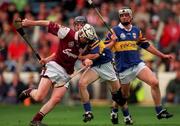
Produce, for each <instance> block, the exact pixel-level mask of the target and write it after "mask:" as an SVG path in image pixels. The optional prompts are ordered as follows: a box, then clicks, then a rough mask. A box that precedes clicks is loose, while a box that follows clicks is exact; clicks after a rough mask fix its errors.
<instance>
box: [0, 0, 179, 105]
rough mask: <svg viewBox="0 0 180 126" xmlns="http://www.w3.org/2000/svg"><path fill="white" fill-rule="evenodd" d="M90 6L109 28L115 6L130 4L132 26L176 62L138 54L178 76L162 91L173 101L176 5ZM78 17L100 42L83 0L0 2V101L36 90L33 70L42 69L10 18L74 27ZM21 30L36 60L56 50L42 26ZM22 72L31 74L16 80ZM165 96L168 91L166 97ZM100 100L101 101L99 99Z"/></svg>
mask: <svg viewBox="0 0 180 126" xmlns="http://www.w3.org/2000/svg"><path fill="white" fill-rule="evenodd" d="M93 2H94V4H95V5H96V6H97V8H98V9H99V11H100V13H101V14H102V16H103V18H104V20H105V21H106V22H107V23H108V24H109V26H110V27H112V26H115V25H118V24H119V17H118V10H119V8H121V7H123V6H129V7H130V8H131V9H132V10H133V24H134V25H137V26H139V27H140V28H141V30H142V32H143V34H144V36H146V38H147V39H148V40H150V42H151V43H152V44H154V45H155V46H156V47H157V48H158V49H159V50H160V51H162V52H164V53H171V54H173V55H174V57H175V59H176V60H175V61H171V62H169V61H166V60H162V59H159V58H156V57H154V56H153V55H151V54H149V53H147V52H145V51H142V50H140V51H141V54H142V59H144V60H145V62H146V63H147V65H148V66H149V67H150V68H151V69H152V70H154V71H155V72H156V73H157V72H174V73H177V74H176V75H177V76H176V78H175V81H174V83H177V84H175V86H170V89H167V94H166V97H165V101H168V102H174V100H173V99H172V98H173V97H174V96H175V94H177V95H178V97H180V1H179V0H111V1H109V0H93ZM78 15H84V16H86V18H87V20H88V22H89V23H90V24H92V25H94V26H95V28H96V30H97V32H98V35H99V36H100V38H101V39H104V38H105V36H106V34H107V29H106V27H104V25H103V23H102V21H101V20H100V18H99V17H98V15H97V14H96V12H95V10H94V9H93V8H91V7H90V6H89V5H88V3H87V2H86V0H53V1H52V0H0V102H1V103H12V104H16V103H19V102H20V101H18V95H19V94H20V92H21V91H22V90H24V89H26V88H28V87H30V86H31V87H37V86H38V85H37V83H38V81H35V79H34V74H32V72H33V73H34V72H35V73H38V75H39V73H40V71H41V66H40V65H39V63H38V61H37V59H36V57H35V56H34V54H33V52H32V50H31V49H30V48H29V47H28V46H27V45H26V43H25V42H24V41H23V40H22V38H21V37H20V36H19V35H18V34H17V33H16V31H15V28H14V27H13V20H14V19H16V18H17V17H21V18H22V19H24V18H27V19H31V20H51V21H55V22H57V23H59V24H61V25H64V26H68V27H70V28H73V22H74V17H76V16H78ZM25 30H26V32H27V33H28V36H29V38H30V41H31V43H32V45H33V46H34V48H35V49H36V50H37V51H38V53H39V54H40V56H41V57H47V56H49V55H50V54H52V53H53V52H54V51H56V47H57V44H58V42H59V40H58V38H57V37H55V36H53V35H51V34H48V33H47V29H46V28H43V27H30V28H25ZM26 72H28V73H30V74H28V77H26V78H27V79H26V81H25V82H26V83H24V82H23V81H22V80H23V78H22V77H21V78H20V73H26ZM5 73H6V75H7V73H11V74H12V77H11V78H12V79H11V80H6V79H4V78H5V77H4V75H5ZM171 83H172V82H171ZM137 85H138V84H136V85H135V86H132V92H133V91H136V90H137V89H139V88H141V85H138V86H137ZM177 85H178V86H177ZM136 86H137V87H136ZM177 87H178V88H177ZM136 88H137V89H136ZM101 89H103V88H101ZM175 89H176V90H175ZM91 91H92V90H91ZM77 92H78V91H77V89H74V88H73V89H72V88H71V89H70V97H71V98H74V99H78V100H79V97H78V93H77ZM92 92H93V91H92ZM168 92H170V96H169V95H168ZM76 93H77V94H76ZM133 93H134V92H133ZM133 93H132V94H133ZM76 95H77V96H76ZM92 95H93V93H92ZM132 96H135V95H132ZM92 97H93V96H92ZM102 98H106V97H105V96H102ZM132 99H133V98H132ZM136 100H137V99H136ZM179 101H180V100H179Z"/></svg>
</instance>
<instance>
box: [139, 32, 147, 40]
mask: <svg viewBox="0 0 180 126" xmlns="http://www.w3.org/2000/svg"><path fill="white" fill-rule="evenodd" d="M144 41H146V38H145V37H144V36H143V34H142V31H141V30H139V42H144Z"/></svg>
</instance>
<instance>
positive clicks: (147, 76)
mask: <svg viewBox="0 0 180 126" xmlns="http://www.w3.org/2000/svg"><path fill="white" fill-rule="evenodd" d="M137 77H138V79H140V80H142V81H144V82H145V83H146V84H148V85H150V86H151V85H152V84H154V83H158V80H157V78H156V76H155V74H154V73H153V72H152V71H151V69H150V68H148V67H145V68H143V69H142V70H141V71H140V72H139V73H138V75H137Z"/></svg>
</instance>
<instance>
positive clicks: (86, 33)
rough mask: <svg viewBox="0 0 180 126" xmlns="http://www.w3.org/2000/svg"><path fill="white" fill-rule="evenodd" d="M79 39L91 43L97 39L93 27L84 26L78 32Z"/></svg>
mask: <svg viewBox="0 0 180 126" xmlns="http://www.w3.org/2000/svg"><path fill="white" fill-rule="evenodd" d="M79 37H82V38H86V39H87V40H90V41H92V40H95V39H97V34H96V31H95V29H94V27H93V26H91V25H90V24H85V25H84V26H83V28H82V29H81V30H79Z"/></svg>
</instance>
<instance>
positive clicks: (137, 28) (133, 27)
mask: <svg viewBox="0 0 180 126" xmlns="http://www.w3.org/2000/svg"><path fill="white" fill-rule="evenodd" d="M132 29H133V30H137V31H140V28H139V27H138V26H136V25H132Z"/></svg>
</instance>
